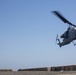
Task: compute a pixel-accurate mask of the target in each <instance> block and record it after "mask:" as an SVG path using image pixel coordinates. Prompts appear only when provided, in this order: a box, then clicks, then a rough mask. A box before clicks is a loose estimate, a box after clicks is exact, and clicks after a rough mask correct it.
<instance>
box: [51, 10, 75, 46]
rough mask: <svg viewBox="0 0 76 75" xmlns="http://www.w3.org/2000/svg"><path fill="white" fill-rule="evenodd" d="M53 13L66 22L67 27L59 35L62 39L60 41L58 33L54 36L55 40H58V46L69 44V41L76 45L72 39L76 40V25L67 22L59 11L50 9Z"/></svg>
mask: <svg viewBox="0 0 76 75" xmlns="http://www.w3.org/2000/svg"><path fill="white" fill-rule="evenodd" d="M52 13H53V14H55V15H56V16H57V17H58V18H59V19H61V20H62V21H63V22H64V23H67V24H68V25H69V27H68V28H67V30H66V31H65V32H64V33H63V34H62V35H61V36H60V38H61V39H62V42H60V39H59V38H58V34H57V37H56V42H57V41H58V43H57V45H59V46H60V47H62V46H65V45H68V44H70V43H71V42H72V43H73V44H74V46H75V45H76V44H75V43H74V42H73V41H74V40H76V25H74V24H72V23H71V22H69V21H68V20H67V19H66V18H65V17H63V15H61V13H60V12H59V11H52Z"/></svg>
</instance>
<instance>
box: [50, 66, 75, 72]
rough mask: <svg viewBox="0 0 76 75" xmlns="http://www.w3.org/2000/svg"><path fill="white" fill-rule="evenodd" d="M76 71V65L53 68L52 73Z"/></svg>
mask: <svg viewBox="0 0 76 75" xmlns="http://www.w3.org/2000/svg"><path fill="white" fill-rule="evenodd" d="M61 70H63V71H76V65H68V66H56V67H51V71H61Z"/></svg>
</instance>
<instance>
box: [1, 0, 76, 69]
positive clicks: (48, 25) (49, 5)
mask: <svg viewBox="0 0 76 75" xmlns="http://www.w3.org/2000/svg"><path fill="white" fill-rule="evenodd" d="M54 10H57V11H60V12H61V13H62V14H63V15H64V16H65V17H66V18H67V19H68V20H69V21H71V22H72V23H74V24H76V0H0V68H11V69H19V68H32V67H49V66H58V65H74V64H76V46H73V44H72V43H71V44H69V45H66V46H63V47H61V48H60V47H59V46H58V45H56V43H55V39H56V35H57V34H59V35H61V34H63V33H64V32H65V31H66V29H67V27H68V25H67V24H64V23H63V22H62V21H61V20H59V19H58V18H57V17H56V16H55V15H53V14H52V13H51V12H50V11H54ZM75 42H76V41H75Z"/></svg>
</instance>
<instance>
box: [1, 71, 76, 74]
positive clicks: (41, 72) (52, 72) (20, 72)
mask: <svg viewBox="0 0 76 75" xmlns="http://www.w3.org/2000/svg"><path fill="white" fill-rule="evenodd" d="M0 75H76V71H60V72H59V71H58V72H56V71H13V72H0Z"/></svg>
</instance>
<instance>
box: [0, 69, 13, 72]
mask: <svg viewBox="0 0 76 75" xmlns="http://www.w3.org/2000/svg"><path fill="white" fill-rule="evenodd" d="M10 71H13V70H12V69H0V72H10Z"/></svg>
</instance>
